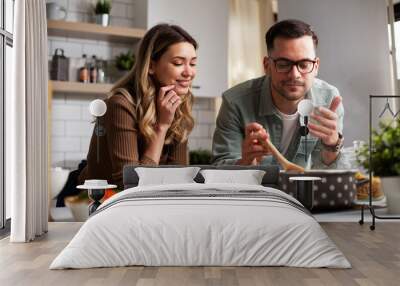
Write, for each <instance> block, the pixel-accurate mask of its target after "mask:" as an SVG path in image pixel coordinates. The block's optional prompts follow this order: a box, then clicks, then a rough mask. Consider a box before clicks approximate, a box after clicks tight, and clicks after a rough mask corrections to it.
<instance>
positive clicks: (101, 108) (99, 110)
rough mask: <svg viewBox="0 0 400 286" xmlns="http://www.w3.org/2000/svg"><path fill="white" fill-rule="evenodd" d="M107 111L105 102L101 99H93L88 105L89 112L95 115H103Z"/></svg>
mask: <svg viewBox="0 0 400 286" xmlns="http://www.w3.org/2000/svg"><path fill="white" fill-rule="evenodd" d="M106 111H107V105H106V103H105V102H104V101H103V100H101V99H95V100H93V101H92V102H91V103H90V105H89V112H90V114H92V115H93V116H95V117H101V116H103V115H104V114H105V113H106Z"/></svg>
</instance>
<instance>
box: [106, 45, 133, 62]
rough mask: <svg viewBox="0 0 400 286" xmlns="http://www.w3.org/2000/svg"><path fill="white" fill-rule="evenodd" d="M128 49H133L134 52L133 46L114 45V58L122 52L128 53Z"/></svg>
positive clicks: (112, 54)
mask: <svg viewBox="0 0 400 286" xmlns="http://www.w3.org/2000/svg"><path fill="white" fill-rule="evenodd" d="M128 51H131V52H132V53H133V47H129V46H113V47H112V48H111V58H112V59H114V58H115V57H116V56H118V55H120V54H121V53H124V54H126V53H127V52H128Z"/></svg>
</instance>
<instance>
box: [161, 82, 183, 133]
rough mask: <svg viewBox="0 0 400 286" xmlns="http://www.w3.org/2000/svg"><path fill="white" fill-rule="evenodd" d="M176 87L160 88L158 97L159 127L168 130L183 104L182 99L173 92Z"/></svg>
mask: <svg viewBox="0 0 400 286" xmlns="http://www.w3.org/2000/svg"><path fill="white" fill-rule="evenodd" d="M174 87H175V85H167V86H163V87H161V88H160V91H159V92H158V96H157V125H158V126H157V127H158V128H160V129H164V130H168V128H169V127H170V126H171V124H172V121H173V120H174V116H175V111H176V109H177V108H178V106H179V105H180V104H181V103H182V100H181V99H180V97H179V96H178V95H177V94H176V92H175V91H174V90H173V89H174Z"/></svg>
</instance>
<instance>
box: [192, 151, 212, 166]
mask: <svg viewBox="0 0 400 286" xmlns="http://www.w3.org/2000/svg"><path fill="white" fill-rule="evenodd" d="M211 157H212V154H211V151H209V150H205V149H198V150H192V151H190V152H189V162H190V165H209V164H211Z"/></svg>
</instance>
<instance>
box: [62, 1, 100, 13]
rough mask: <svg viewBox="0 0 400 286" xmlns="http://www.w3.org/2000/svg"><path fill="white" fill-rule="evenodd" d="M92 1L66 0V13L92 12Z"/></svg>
mask: <svg viewBox="0 0 400 286" xmlns="http://www.w3.org/2000/svg"><path fill="white" fill-rule="evenodd" d="M94 5H95V4H94V3H93V4H92V3H90V2H88V1H82V0H68V13H70V12H81V13H85V14H91V13H93V9H94Z"/></svg>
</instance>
